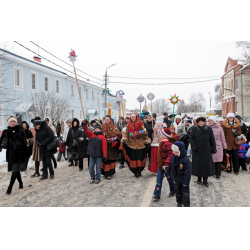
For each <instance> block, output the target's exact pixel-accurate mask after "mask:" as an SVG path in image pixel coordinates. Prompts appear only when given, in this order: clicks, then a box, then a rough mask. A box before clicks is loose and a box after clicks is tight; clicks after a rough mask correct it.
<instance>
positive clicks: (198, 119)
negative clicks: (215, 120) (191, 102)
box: [196, 116, 206, 123]
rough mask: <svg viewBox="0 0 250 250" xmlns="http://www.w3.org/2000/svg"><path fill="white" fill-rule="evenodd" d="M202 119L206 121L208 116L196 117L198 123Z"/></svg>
mask: <svg viewBox="0 0 250 250" xmlns="http://www.w3.org/2000/svg"><path fill="white" fill-rule="evenodd" d="M200 121H203V122H206V118H205V117H201V116H200V117H198V118H197V119H196V122H197V123H198V122H200Z"/></svg>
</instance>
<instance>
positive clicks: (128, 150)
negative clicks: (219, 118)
mask: <svg viewBox="0 0 250 250" xmlns="http://www.w3.org/2000/svg"><path fill="white" fill-rule="evenodd" d="M122 141H124V142H126V144H124V150H123V155H124V158H125V161H126V162H127V164H128V166H129V169H130V171H131V172H133V174H134V175H135V177H139V176H141V172H142V171H143V169H144V168H145V165H146V156H147V155H146V154H147V148H146V146H145V145H147V144H149V143H151V140H150V138H148V134H147V132H146V131H145V130H144V127H143V123H142V121H141V119H140V118H139V117H138V116H137V115H136V114H135V113H132V114H131V116H130V120H129V122H128V124H127V127H126V133H125V136H124V137H123V138H122Z"/></svg>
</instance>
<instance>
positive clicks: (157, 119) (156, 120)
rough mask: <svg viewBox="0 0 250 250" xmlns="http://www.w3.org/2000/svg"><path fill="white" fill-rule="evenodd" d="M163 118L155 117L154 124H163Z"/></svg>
mask: <svg viewBox="0 0 250 250" xmlns="http://www.w3.org/2000/svg"><path fill="white" fill-rule="evenodd" d="M163 118H164V117H163V116H157V117H156V119H155V123H161V124H162V123H163Z"/></svg>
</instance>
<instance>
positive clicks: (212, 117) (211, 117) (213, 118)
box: [208, 116, 217, 123]
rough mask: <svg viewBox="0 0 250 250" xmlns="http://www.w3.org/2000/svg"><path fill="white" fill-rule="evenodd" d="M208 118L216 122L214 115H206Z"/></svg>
mask: <svg viewBox="0 0 250 250" xmlns="http://www.w3.org/2000/svg"><path fill="white" fill-rule="evenodd" d="M209 120H212V121H213V122H214V123H216V120H217V119H216V117H215V116H209V117H208V121H209Z"/></svg>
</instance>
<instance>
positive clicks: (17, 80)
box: [14, 66, 23, 90]
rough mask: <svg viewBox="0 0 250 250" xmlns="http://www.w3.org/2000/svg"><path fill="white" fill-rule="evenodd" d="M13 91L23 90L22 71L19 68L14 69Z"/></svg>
mask: <svg viewBox="0 0 250 250" xmlns="http://www.w3.org/2000/svg"><path fill="white" fill-rule="evenodd" d="M14 89H15V90H20V89H22V90H23V70H22V68H20V67H17V66H15V67H14Z"/></svg>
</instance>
